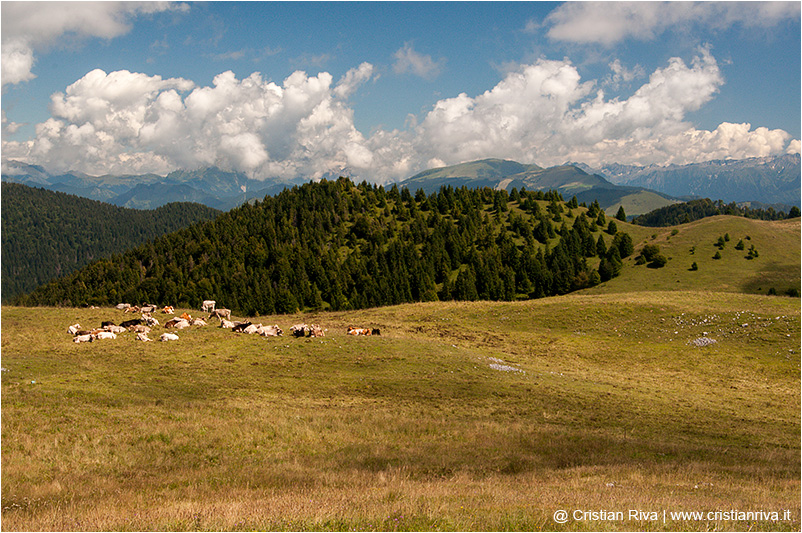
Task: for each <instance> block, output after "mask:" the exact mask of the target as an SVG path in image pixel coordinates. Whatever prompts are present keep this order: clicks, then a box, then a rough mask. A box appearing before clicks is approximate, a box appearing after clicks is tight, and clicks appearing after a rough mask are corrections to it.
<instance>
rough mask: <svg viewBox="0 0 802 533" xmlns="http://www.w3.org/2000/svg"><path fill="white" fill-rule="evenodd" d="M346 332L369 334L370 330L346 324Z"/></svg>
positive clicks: (349, 333) (350, 333)
mask: <svg viewBox="0 0 802 533" xmlns="http://www.w3.org/2000/svg"><path fill="white" fill-rule="evenodd" d="M346 333H347V334H348V335H370V330H369V329H368V328H357V327H354V326H348V331H347V332H346Z"/></svg>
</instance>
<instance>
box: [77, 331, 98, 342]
mask: <svg viewBox="0 0 802 533" xmlns="http://www.w3.org/2000/svg"><path fill="white" fill-rule="evenodd" d="M93 340H95V336H94V335H92V334H90V333H87V334H86V335H76V336H75V337H74V338H73V339H72V342H92V341H93Z"/></svg>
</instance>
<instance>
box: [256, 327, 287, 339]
mask: <svg viewBox="0 0 802 533" xmlns="http://www.w3.org/2000/svg"><path fill="white" fill-rule="evenodd" d="M257 333H259V335H261V336H262V337H278V336H279V335H281V334H282V333H284V332H283V331H281V328H280V327H278V324H276V325H275V326H262V327H261V328H259V331H257Z"/></svg>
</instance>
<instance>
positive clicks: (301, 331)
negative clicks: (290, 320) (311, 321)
mask: <svg viewBox="0 0 802 533" xmlns="http://www.w3.org/2000/svg"><path fill="white" fill-rule="evenodd" d="M307 331H309V326H307V325H306V324H295V325H293V326H290V333H292V336H293V337H305V336H306V332H307Z"/></svg>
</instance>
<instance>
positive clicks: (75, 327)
mask: <svg viewBox="0 0 802 533" xmlns="http://www.w3.org/2000/svg"><path fill="white" fill-rule="evenodd" d="M79 331H81V325H80V324H73V325H72V326H70V327H68V328H67V333H69V334H70V335H75V334H76V333H78V332H79Z"/></svg>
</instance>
